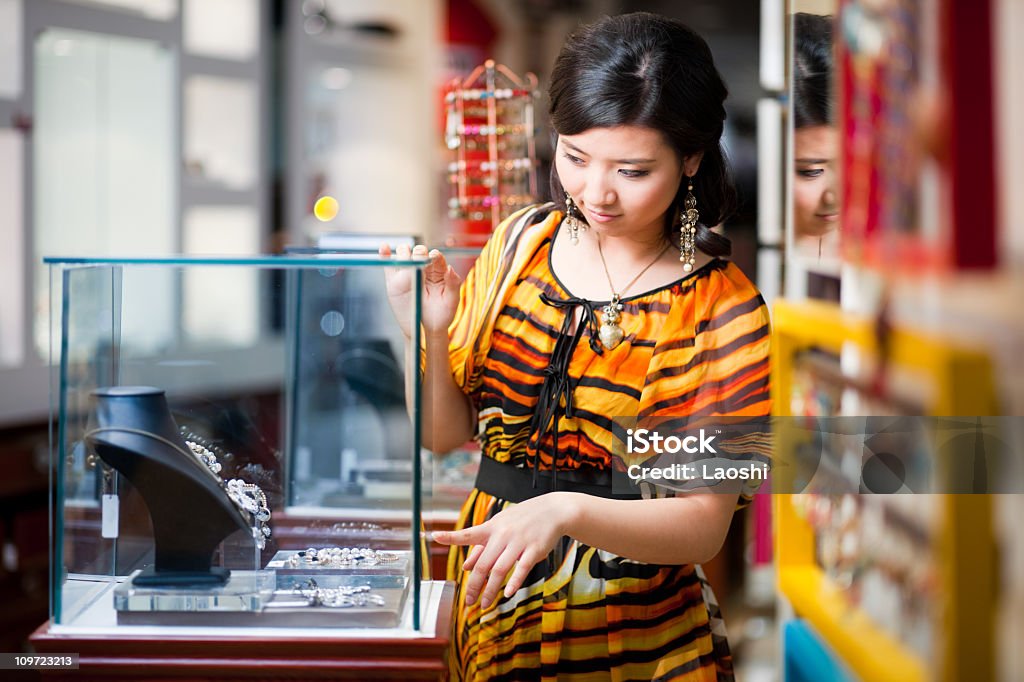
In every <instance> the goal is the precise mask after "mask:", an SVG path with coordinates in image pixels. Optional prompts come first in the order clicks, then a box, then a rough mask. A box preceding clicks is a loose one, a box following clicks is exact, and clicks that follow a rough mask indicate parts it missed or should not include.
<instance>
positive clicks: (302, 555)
mask: <svg viewBox="0 0 1024 682" xmlns="http://www.w3.org/2000/svg"><path fill="white" fill-rule="evenodd" d="M393 561H398V555H397V554H393V553H391V552H384V551H381V550H378V549H370V548H368V547H320V548H317V547H310V548H308V549H305V550H300V551H299V552H296V553H295V554H293V555H292V556H290V557H288V560H287V562H288V565H289V566H290V567H292V568H297V567H300V566H308V567H314V566H317V567H326V568H355V567H364V566H366V567H369V566H378V565H380V564H387V563H391V562H393Z"/></svg>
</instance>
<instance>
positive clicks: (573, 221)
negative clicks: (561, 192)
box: [562, 192, 587, 246]
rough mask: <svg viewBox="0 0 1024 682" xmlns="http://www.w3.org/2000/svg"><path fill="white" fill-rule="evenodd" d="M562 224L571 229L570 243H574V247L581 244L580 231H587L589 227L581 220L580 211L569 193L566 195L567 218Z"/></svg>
mask: <svg viewBox="0 0 1024 682" xmlns="http://www.w3.org/2000/svg"><path fill="white" fill-rule="evenodd" d="M562 222H564V223H565V226H566V227H568V228H569V241H571V242H572V243H573V246H575V245H576V244H579V243H580V230H585V229H587V225H586V223H584V222H583V221H582V220H581V219H580V209H579V208H578V207H577V206H576V203H575V202H574V201H573V200H572V197H571V196H569V193H568V192H566V193H565V218H563V219H562Z"/></svg>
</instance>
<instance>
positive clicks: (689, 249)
mask: <svg viewBox="0 0 1024 682" xmlns="http://www.w3.org/2000/svg"><path fill="white" fill-rule="evenodd" d="M686 182H687V185H686V198H685V199H684V200H683V210H682V211H681V212H680V214H679V223H680V225H679V261H680V262H681V263H682V264H683V271H684V272H690V271H691V270H693V264H694V262H696V260H697V219H698V218H700V212H699V211H698V210H697V197H695V196H693V178H692V177H688V178H687V179H686Z"/></svg>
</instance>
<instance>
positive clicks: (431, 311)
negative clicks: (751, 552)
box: [378, 244, 462, 339]
mask: <svg viewBox="0 0 1024 682" xmlns="http://www.w3.org/2000/svg"><path fill="white" fill-rule="evenodd" d="M378 253H379V254H380V255H381V257H382V258H391V256H392V253H391V247H390V246H388V245H387V244H384V245H382V246H381V247H380V249H378ZM394 255H395V257H397V258H399V259H401V260H407V259H410V258H425V257H428V256H429V257H430V263H429V264H428V265H427V266H426V267H425V268H424V269H423V297H422V301H421V309H420V312H421V316H420V321H421V322H422V323H423V329H424V331H425V332H426V334H427V335H428V336H430V335H443V336H445V337H447V335H448V327H449V326H450V325H451V323H452V320H454V319H455V311H456V310H457V309H458V307H459V285H460V284H461V283H462V278H461V277H459V275H458V274H457V273H456V272H455V270H454V269H453V268H452V267H451V266H450V265H448V261H446V260H445V257H444V255H442V254H441V252H440V251H438V250H437V249H433V250H432V251H430V252H429V253H427V247H426V246H424V245H422V244H417V245H416V246H415V247H413V248H412V249H410V248H409V247H408V246H405V245H402V246H399V247H398V248H397V250H396V251H395V254H394ZM384 279H385V282H386V290H387V295H388V302H389V303H390V304H391V310H392V311H393V312H394V313H395V317H396V318H397V319H398V324H399V326H401V328H402V333H403V334H405V338H407V339H411V338H412V329H410V327H409V325H410V324H411V323H412V287H413V282H414V281H415V278H414V277H413V273H412V270H409V269H407V268H387V269H386V270H385V272H384Z"/></svg>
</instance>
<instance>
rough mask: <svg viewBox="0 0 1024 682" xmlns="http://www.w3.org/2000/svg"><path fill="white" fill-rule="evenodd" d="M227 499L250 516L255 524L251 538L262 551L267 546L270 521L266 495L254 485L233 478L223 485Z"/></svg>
mask: <svg viewBox="0 0 1024 682" xmlns="http://www.w3.org/2000/svg"><path fill="white" fill-rule="evenodd" d="M225 490H226V491H227V493H228V497H229V498H231V501H232V502H234V503H235V506H236V507H238V508H239V509H240V510H242V511H243V512H245V513H248V514H250V515H252V517H253V519H255V521H256V524H255V526H254V528H253V538H254V539H255V540H256V545H257V546H258V547H259V548H260V549H263V548H265V547H266V546H267V538H269V537H270V534H271V531H270V526H269V525H268V523H269V521H270V516H271V514H270V508H269V507H268V506H267V495H266V493H264V492H263V490H262V489H261V488H260V487H259V486H258V485H256V484H255V483H246V482H245V481H243V480H242V479H240V478H233V479H231V480H230V481H228V482H227V484H226V485H225Z"/></svg>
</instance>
